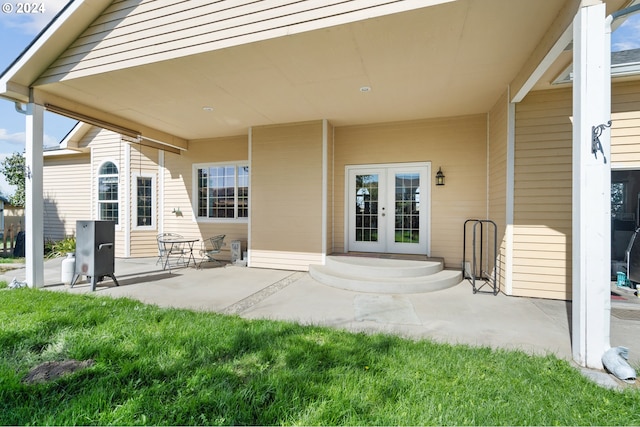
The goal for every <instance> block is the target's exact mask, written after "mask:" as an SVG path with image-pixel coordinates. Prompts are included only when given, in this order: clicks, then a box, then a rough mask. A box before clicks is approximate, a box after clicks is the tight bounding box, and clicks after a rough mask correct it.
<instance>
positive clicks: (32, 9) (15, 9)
mask: <svg viewBox="0 0 640 427" xmlns="http://www.w3.org/2000/svg"><path fill="white" fill-rule="evenodd" d="M1 7H2V13H17V14H33V13H44V12H45V8H44V3H9V2H6V3H2V6H1Z"/></svg>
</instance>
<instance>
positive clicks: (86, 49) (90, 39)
mask: <svg viewBox="0 0 640 427" xmlns="http://www.w3.org/2000/svg"><path fill="white" fill-rule="evenodd" d="M429 3H430V4H429V5H432V4H436V3H438V1H430V2H429ZM424 6H425V4H424V1H422V0H420V1H416V0H401V1H395V2H383V3H380V2H372V1H370V0H349V1H344V0H324V1H306V2H281V1H276V0H266V1H261V2H254V1H251V2H233V4H232V5H230V4H229V2H219V1H216V2H192V4H190V5H189V6H185V4H184V2H169V1H151V0H146V1H140V0H124V1H117V2H113V3H112V5H111V6H109V7H108V8H107V9H106V10H105V11H104V12H103V13H102V14H101V16H100V17H99V18H98V19H96V20H95V21H94V22H93V23H92V25H91V26H89V28H87V30H85V31H84V32H83V33H82V35H81V36H80V37H78V38H77V39H76V41H75V42H74V43H73V44H72V45H71V46H70V47H69V48H68V49H67V50H66V51H65V52H64V53H63V54H62V55H61V56H60V57H59V58H58V60H56V61H55V62H54V63H53V64H52V65H51V66H50V67H49V69H48V70H47V71H45V72H44V73H43V74H42V76H41V78H40V80H39V82H40V83H46V82H48V81H57V80H62V79H66V78H77V77H83V76H87V75H91V74H99V73H105V72H108V71H113V70H116V69H122V68H127V67H132V66H139V65H143V64H148V63H152V62H157V61H162V60H167V59H174V58H177V57H181V56H187V55H193V54H198V53H203V52H209V51H212V50H217V49H223V48H227V47H230V46H235V45H240V44H245V43H251V42H255V41H260V40H266V39H270V38H274V37H279V36H286V35H290V34H294V33H297V32H302V31H309V30H314V29H318V28H324V27H328V26H332V25H338V24H344V23H347V22H352V21H356V20H359V19H365V18H373V17H376V16H381V15H385V14H389V13H394V12H401V11H406V10H411V9H416V8H419V7H424Z"/></svg>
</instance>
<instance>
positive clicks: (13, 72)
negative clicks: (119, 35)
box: [0, 0, 111, 102]
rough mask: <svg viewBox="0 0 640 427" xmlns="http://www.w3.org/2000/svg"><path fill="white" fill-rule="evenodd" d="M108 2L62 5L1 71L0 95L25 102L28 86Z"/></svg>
mask: <svg viewBox="0 0 640 427" xmlns="http://www.w3.org/2000/svg"><path fill="white" fill-rule="evenodd" d="M109 4H111V1H110V0H74V1H72V2H70V3H69V4H68V5H67V6H65V7H64V8H63V9H62V11H61V12H60V14H59V15H58V16H57V17H56V18H54V21H52V22H51V24H49V25H48V26H47V27H46V28H45V30H43V32H41V33H40V34H39V35H38V36H37V37H36V39H35V40H34V41H33V42H32V43H31V44H30V45H29V46H28V47H27V49H26V50H25V51H24V52H22V54H21V55H20V56H19V57H18V58H17V59H16V60H15V61H14V62H13V63H12V64H11V65H10V66H9V68H7V69H6V70H5V71H4V72H3V73H2V75H1V76H0V97H3V98H8V99H11V100H13V101H18V102H28V101H29V93H28V92H29V91H28V87H29V86H30V85H31V84H32V83H33V82H34V81H36V80H37V78H38V77H39V76H40V74H41V73H42V72H43V71H44V70H46V68H47V67H48V66H49V64H51V63H53V61H54V60H55V59H56V58H57V57H58V55H60V54H61V53H62V52H64V50H65V49H67V47H68V46H69V45H70V44H71V43H73V41H74V40H75V39H76V38H77V37H78V36H79V35H80V34H81V33H82V32H83V31H84V30H85V29H86V28H87V27H88V26H89V24H90V23H91V22H93V20H94V19H95V18H96V17H98V15H99V14H100V13H101V12H102V11H103V10H104V9H105V8H106V7H107V6H109ZM25 90H26V94H25Z"/></svg>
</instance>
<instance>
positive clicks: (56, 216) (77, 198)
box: [42, 154, 92, 241]
mask: <svg viewBox="0 0 640 427" xmlns="http://www.w3.org/2000/svg"><path fill="white" fill-rule="evenodd" d="M90 159H91V156H90V155H89V154H77V155H71V156H55V157H45V159H44V169H43V173H42V179H43V193H42V194H43V196H44V238H45V240H53V241H57V240H62V239H63V238H64V237H66V236H71V235H75V234H76V221H78V220H87V219H91V218H92V215H91V168H90Z"/></svg>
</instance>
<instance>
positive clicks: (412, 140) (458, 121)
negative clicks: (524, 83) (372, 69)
mask: <svg viewBox="0 0 640 427" xmlns="http://www.w3.org/2000/svg"><path fill="white" fill-rule="evenodd" d="M334 144H335V148H334V182H333V186H334V187H333V194H334V212H335V221H334V224H333V229H334V233H333V235H334V243H333V251H334V252H344V250H345V246H346V244H345V206H344V203H345V194H344V193H345V167H346V166H347V165H361V164H376V163H407V162H431V165H432V171H436V170H438V168H439V167H442V171H443V172H444V174H445V176H446V181H445V185H444V186H436V185H435V180H432V187H431V236H430V238H431V254H430V255H431V256H433V257H443V258H444V260H445V263H446V266H447V267H449V268H460V266H461V262H462V240H463V225H464V222H465V220H467V219H468V218H473V217H476V218H485V217H486V215H487V116H486V115H484V114H482V115H474V116H464V117H453V118H443V119H429V120H417V121H409V122H397V123H382V124H374V125H366V126H347V127H336V128H335V141H334Z"/></svg>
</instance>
